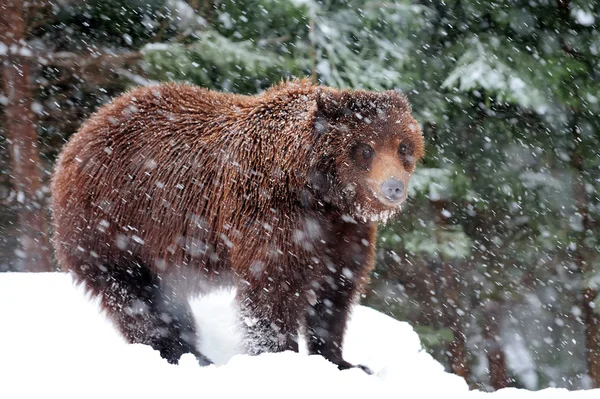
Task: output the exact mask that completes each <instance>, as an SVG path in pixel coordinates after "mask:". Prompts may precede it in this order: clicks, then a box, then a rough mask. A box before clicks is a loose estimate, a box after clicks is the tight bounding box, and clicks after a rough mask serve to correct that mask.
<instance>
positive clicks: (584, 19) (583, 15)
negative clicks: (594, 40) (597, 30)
mask: <svg viewBox="0 0 600 399" xmlns="http://www.w3.org/2000/svg"><path fill="white" fill-rule="evenodd" d="M571 14H572V15H573V16H574V17H575V20H576V21H577V23H578V24H579V25H582V26H592V25H594V22H596V17H595V16H594V14H592V13H591V12H589V11H586V10H582V9H581V8H575V9H573V10H572V11H571Z"/></svg>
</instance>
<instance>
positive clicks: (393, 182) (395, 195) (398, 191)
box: [381, 177, 404, 203]
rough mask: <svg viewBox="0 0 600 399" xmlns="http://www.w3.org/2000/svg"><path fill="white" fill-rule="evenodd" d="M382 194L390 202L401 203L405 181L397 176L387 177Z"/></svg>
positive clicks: (382, 187) (382, 186)
mask: <svg viewBox="0 0 600 399" xmlns="http://www.w3.org/2000/svg"><path fill="white" fill-rule="evenodd" d="M381 194H383V196H384V197H385V199H386V200H388V201H390V202H394V203H400V202H402V200H403V199H404V183H402V181H401V180H398V179H396V178H395V177H392V178H391V179H387V180H386V181H384V182H383V184H382V185H381Z"/></svg>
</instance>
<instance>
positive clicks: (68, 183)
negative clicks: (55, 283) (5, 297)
mask: <svg viewBox="0 0 600 399" xmlns="http://www.w3.org/2000/svg"><path fill="white" fill-rule="evenodd" d="M266 95H267V96H268V95H273V94H272V93H267V94H266ZM261 101H264V98H262V97H260V96H256V97H251V96H239V95H231V94H223V93H216V92H212V91H208V90H206V89H202V88H198V87H194V86H186V85H172V84H169V85H161V86H156V87H149V88H141V89H136V90H133V91H131V92H129V93H127V94H126V95H124V96H121V97H119V98H117V99H116V100H115V101H113V102H112V103H110V104H108V105H107V106H104V107H103V108H101V109H100V110H99V111H98V112H97V113H96V114H95V115H93V116H92V117H91V118H90V119H89V120H88V121H87V122H86V123H85V124H84V125H83V126H82V127H81V129H80V130H79V131H78V132H77V133H76V134H75V135H74V136H73V137H72V139H71V140H70V142H69V143H68V144H67V145H66V146H65V148H64V150H63V152H62V154H61V156H60V158H59V161H58V163H57V168H56V172H55V175H54V178H53V182H52V191H53V209H52V211H53V217H54V224H55V226H56V234H57V238H58V240H59V241H60V243H61V245H59V248H58V249H57V253H58V257H59V261H60V263H61V264H63V265H68V264H69V263H70V262H69V261H65V260H61V258H65V257H68V256H78V252H81V251H90V250H92V249H93V252H94V254H95V256H98V257H99V258H103V259H107V261H109V259H110V258H112V257H119V256H121V255H122V252H123V251H129V252H131V253H132V254H136V256H139V257H140V258H141V259H142V260H152V259H153V260H156V259H161V260H169V259H171V260H172V261H173V262H175V263H177V262H180V261H182V260H183V259H184V258H189V257H190V255H189V254H190V253H192V254H196V257H195V258H196V259H195V260H196V261H199V262H205V261H206V260H205V259H203V256H204V255H206V249H207V248H205V247H206V246H207V245H212V246H213V247H215V248H213V250H214V251H217V252H220V253H219V254H217V256H221V255H223V252H226V251H227V247H228V240H227V239H223V235H225V234H228V233H229V232H228V231H227V230H228V229H229V228H230V227H231V225H235V226H234V227H235V228H237V229H242V228H243V227H244V226H246V225H247V224H248V223H249V221H250V220H249V219H251V218H252V217H254V215H256V214H271V212H270V209H272V208H273V205H272V203H271V201H272V200H273V197H274V195H273V194H274V191H275V190H277V189H278V188H277V182H275V181H274V178H273V176H274V175H276V174H278V173H289V171H294V170H295V169H297V168H293V165H292V163H291V162H296V163H297V162H299V160H298V158H301V157H300V156H299V152H301V150H302V148H301V147H303V146H306V143H304V141H305V140H306V137H304V136H305V135H306V134H303V132H302V129H305V130H306V129H307V128H308V126H309V125H308V124H306V126H305V127H302V126H299V124H298V123H297V121H298V120H300V121H302V120H303V118H305V119H306V118H308V116H307V115H308V111H307V109H300V110H299V111H298V112H296V113H291V112H290V111H289V110H290V109H292V110H294V108H293V107H291V108H290V107H288V109H283V110H282V109H275V110H272V109H261V107H260V103H261ZM286 104H287V103H286ZM298 104H299V105H294V106H295V107H296V108H298V107H299V108H302V104H301V103H298ZM273 114H277V115H275V116H273ZM280 114H283V116H282V115H280ZM269 118H270V119H269ZM286 118H288V119H291V121H288V122H286V123H285V125H287V126H293V129H297V131H296V132H289V131H288V132H286V131H285V130H284V129H280V125H281V123H282V122H281V121H282V120H286ZM289 122H294V123H289ZM296 133H297V134H296ZM288 162H290V163H289V165H288ZM283 169H286V170H285V171H283V172H282V170H283ZM280 180H281V181H282V182H284V183H280V184H282V185H283V184H289V179H288V178H286V177H285V176H282V177H281V179H280ZM285 189H287V187H285V186H284V187H283V188H281V187H280V188H279V191H282V190H285ZM276 194H277V196H279V197H284V199H285V200H289V199H288V198H285V197H286V195H287V193H282V192H278V193H276ZM242 210H243V212H242ZM244 218H245V219H248V220H243V219H244ZM217 246H218V247H219V248H216V247H217ZM132 256H133V255H132ZM154 266H156V265H154ZM158 267H160V265H158Z"/></svg>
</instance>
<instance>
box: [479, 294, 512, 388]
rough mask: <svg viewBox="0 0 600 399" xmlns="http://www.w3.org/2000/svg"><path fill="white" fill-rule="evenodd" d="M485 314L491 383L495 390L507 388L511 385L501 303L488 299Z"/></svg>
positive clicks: (485, 333)
mask: <svg viewBox="0 0 600 399" xmlns="http://www.w3.org/2000/svg"><path fill="white" fill-rule="evenodd" d="M483 314H484V326H483V338H484V340H485V351H486V354H487V359H488V373H489V376H490V385H491V386H492V388H494V390H498V389H502V388H506V387H508V385H509V379H508V373H507V371H506V358H505V356H504V351H503V350H502V339H501V333H500V321H501V314H500V304H499V303H498V302H497V301H495V300H492V299H490V300H488V301H487V303H485V304H484V312H483Z"/></svg>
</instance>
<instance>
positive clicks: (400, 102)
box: [383, 90, 412, 113]
mask: <svg viewBox="0 0 600 399" xmlns="http://www.w3.org/2000/svg"><path fill="white" fill-rule="evenodd" d="M383 95H384V96H385V97H386V99H387V101H388V102H389V103H390V105H391V106H393V107H395V108H397V109H398V110H400V111H402V112H408V113H410V112H412V109H411V106H410V103H409V102H408V99H407V98H406V96H405V95H404V94H402V93H400V92H399V91H396V90H386V91H385V92H384V93H383Z"/></svg>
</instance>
